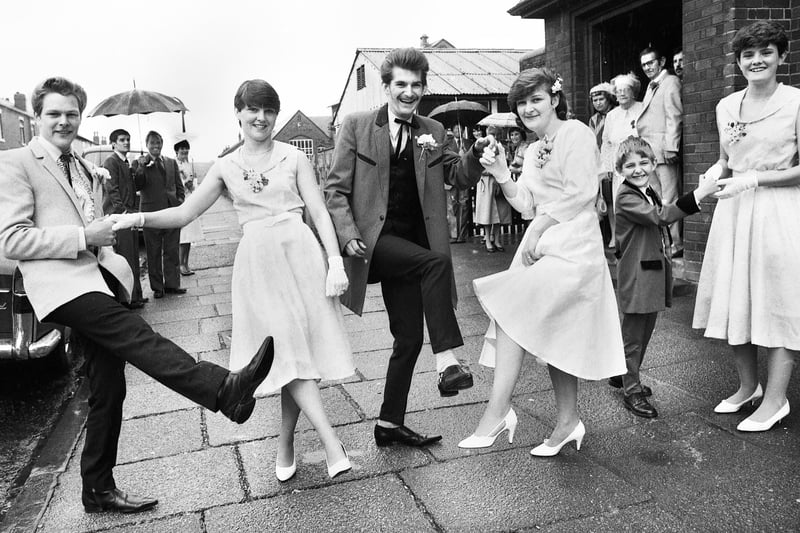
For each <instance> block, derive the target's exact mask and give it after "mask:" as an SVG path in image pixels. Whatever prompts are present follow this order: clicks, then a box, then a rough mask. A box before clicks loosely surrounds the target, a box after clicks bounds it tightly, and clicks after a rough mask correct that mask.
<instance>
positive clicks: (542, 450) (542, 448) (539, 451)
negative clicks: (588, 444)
mask: <svg viewBox="0 0 800 533" xmlns="http://www.w3.org/2000/svg"><path fill="white" fill-rule="evenodd" d="M584 435H586V427H585V426H584V425H583V422H581V421H580V420H579V421H578V425H577V426H575V429H573V430H572V433H570V434H569V435H567V438H565V439H564V440H562V441H561V442H560V443H559V444H557V445H555V446H550V445H548V444H547V442H546V441H545V442H543V443H541V444H540V445H538V446H537V447H536V448H534V449H532V450H531V455H533V456H535V457H553V456H554V455H558V453H559V452H560V451H561V448H563V447H564V445H566V444H568V443H570V442H572V441H575V449H576V450H580V449H581V444H582V443H583V437H584Z"/></svg>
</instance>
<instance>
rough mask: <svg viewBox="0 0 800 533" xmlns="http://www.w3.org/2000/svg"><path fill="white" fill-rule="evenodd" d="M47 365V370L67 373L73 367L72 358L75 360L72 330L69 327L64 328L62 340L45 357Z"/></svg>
mask: <svg viewBox="0 0 800 533" xmlns="http://www.w3.org/2000/svg"><path fill="white" fill-rule="evenodd" d="M44 360H45V366H46V367H47V370H49V371H50V372H53V373H54V374H58V375H61V374H66V373H67V372H69V370H70V368H71V367H72V360H73V353H72V342H71V339H70V330H69V328H64V332H63V334H62V336H61V342H59V343H58V346H56V348H55V349H54V350H53V351H52V352H50V354H49V355H48V356H47V357H45V359H44Z"/></svg>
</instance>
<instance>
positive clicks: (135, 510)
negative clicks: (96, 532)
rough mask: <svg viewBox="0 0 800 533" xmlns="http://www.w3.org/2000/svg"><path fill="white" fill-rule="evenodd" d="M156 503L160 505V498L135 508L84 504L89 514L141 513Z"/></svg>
mask: <svg viewBox="0 0 800 533" xmlns="http://www.w3.org/2000/svg"><path fill="white" fill-rule="evenodd" d="M156 505H158V500H156V501H154V502H153V503H148V504H146V505H142V506H141V507H135V508H132V509H113V508H108V509H103V508H102V507H101V506H99V505H86V504H84V506H83V510H84V511H86V512H87V513H89V514H94V513H122V514H133V513H141V512H144V511H149V510H150V509H152V508H153V507H155V506H156Z"/></svg>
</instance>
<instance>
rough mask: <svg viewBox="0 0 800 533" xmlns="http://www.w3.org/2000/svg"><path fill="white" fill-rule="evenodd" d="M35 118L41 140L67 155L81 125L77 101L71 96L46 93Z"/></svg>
mask: <svg viewBox="0 0 800 533" xmlns="http://www.w3.org/2000/svg"><path fill="white" fill-rule="evenodd" d="M35 118H36V123H37V125H38V126H39V134H40V135H41V136H42V138H43V139H46V140H47V141H49V142H50V143H52V144H53V145H54V146H55V147H56V148H58V149H59V150H61V152H63V153H65V154H66V153H68V152H69V151H70V149H71V146H72V141H73V140H75V137H77V136H78V126H80V125H81V111H80V108H79V107H78V99H77V98H75V97H74V96H72V95H70V96H64V95H63V94H59V93H48V94H47V95H45V97H44V99H43V100H42V112H41V114H40V115H38V116H36V117H35Z"/></svg>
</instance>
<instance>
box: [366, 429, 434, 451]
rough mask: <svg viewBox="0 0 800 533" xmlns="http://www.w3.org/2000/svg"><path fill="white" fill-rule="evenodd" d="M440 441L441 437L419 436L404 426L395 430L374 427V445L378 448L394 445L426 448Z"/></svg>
mask: <svg viewBox="0 0 800 533" xmlns="http://www.w3.org/2000/svg"><path fill="white" fill-rule="evenodd" d="M440 440H442V436H441V435H433V436H431V437H429V436H428V435H420V434H419V433H417V432H416V431H413V430H410V429H408V428H407V427H405V426H400V427H396V428H385V427H383V426H378V425H376V426H375V444H377V445H378V446H391V445H392V444H394V443H397V444H405V445H406V446H427V445H429V444H433V443H434V442H439V441H440Z"/></svg>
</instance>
